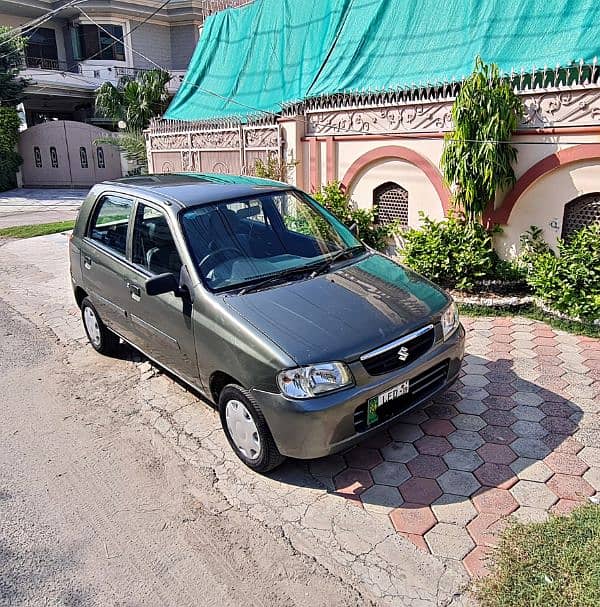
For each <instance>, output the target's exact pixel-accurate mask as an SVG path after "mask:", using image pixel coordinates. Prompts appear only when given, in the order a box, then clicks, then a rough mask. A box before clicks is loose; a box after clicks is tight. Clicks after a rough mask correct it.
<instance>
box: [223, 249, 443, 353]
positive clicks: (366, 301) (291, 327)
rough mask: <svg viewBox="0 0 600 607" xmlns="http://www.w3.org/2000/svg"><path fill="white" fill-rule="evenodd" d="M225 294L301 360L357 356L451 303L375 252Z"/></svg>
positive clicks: (231, 304)
mask: <svg viewBox="0 0 600 607" xmlns="http://www.w3.org/2000/svg"><path fill="white" fill-rule="evenodd" d="M223 299H224V303H225V304H226V305H228V306H229V307H230V308H232V309H233V310H235V311H236V312H237V313H238V314H239V315H240V316H242V317H243V318H244V319H246V321H248V322H249V323H251V324H252V325H253V326H254V327H256V329H258V330H259V331H260V332H262V333H263V334H264V335H265V336H266V337H268V338H269V339H270V340H271V341H273V342H274V343H275V344H276V345H277V346H279V347H280V348H281V349H282V350H283V351H284V352H285V353H286V354H287V355H288V356H290V357H291V358H293V359H294V360H295V361H296V362H297V363H298V364H307V363H311V362H320V361H321V362H325V361H331V360H345V361H351V360H355V359H356V358H358V357H359V356H360V355H361V354H363V353H364V352H367V351H369V350H372V349H373V348H376V347H378V346H380V345H383V344H385V343H387V342H388V341H392V340H393V339H396V338H397V337H399V336H401V335H403V334H404V333H406V332H408V331H410V330H412V329H415V328H418V327H421V326H423V325H424V324H426V323H427V322H430V321H431V320H432V318H433V317H435V316H436V315H437V317H439V313H440V311H441V310H442V309H443V308H444V307H445V306H446V305H447V304H448V302H449V298H448V296H447V295H446V294H445V293H444V292H443V291H442V290H440V289H439V288H438V287H436V286H435V285H434V284H432V283H431V282H429V281H428V280H425V279H424V278H422V277H421V276H419V275H417V274H415V273H414V272H411V271H410V270H408V269H406V268H404V267H403V266H401V265H400V264H397V263H395V262H394V261H392V260H391V259H389V258H387V257H384V256H382V255H378V254H370V255H368V256H367V257H363V258H361V259H360V260H357V261H356V262H355V263H353V264H349V265H345V266H343V267H341V268H339V269H337V270H335V271H331V272H329V273H328V274H323V275H321V276H317V277H315V278H312V279H305V280H298V281H295V282H291V283H286V284H284V285H280V286H277V287H274V288H270V289H265V290H263V291H257V292H255V293H246V294H243V295H226V296H224V298H223Z"/></svg>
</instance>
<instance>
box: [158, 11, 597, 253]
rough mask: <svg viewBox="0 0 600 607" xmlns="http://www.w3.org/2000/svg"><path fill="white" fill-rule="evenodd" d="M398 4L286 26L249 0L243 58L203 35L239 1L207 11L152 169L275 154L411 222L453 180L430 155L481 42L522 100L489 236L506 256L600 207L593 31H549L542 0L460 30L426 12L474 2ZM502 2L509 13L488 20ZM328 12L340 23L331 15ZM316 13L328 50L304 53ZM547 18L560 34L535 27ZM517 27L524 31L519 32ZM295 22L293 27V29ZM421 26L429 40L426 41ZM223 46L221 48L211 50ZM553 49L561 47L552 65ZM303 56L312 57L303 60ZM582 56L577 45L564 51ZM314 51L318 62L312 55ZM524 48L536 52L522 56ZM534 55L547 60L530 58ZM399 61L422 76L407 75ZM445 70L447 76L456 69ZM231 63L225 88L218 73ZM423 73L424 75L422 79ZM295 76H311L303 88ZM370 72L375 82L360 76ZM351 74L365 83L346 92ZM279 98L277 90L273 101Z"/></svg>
mask: <svg viewBox="0 0 600 607" xmlns="http://www.w3.org/2000/svg"><path fill="white" fill-rule="evenodd" d="M393 4H394V3H391V4H387V3H385V2H383V1H382V2H380V3H377V2H375V3H372V2H371V3H364V2H363V3H360V2H359V3H357V4H354V5H352V3H351V5H348V4H347V3H345V2H344V0H336V1H333V2H332V4H331V7H332V8H331V12H330V13H328V14H327V15H326V16H325V17H326V19H325V20H328V22H327V27H324V26H322V25H318V24H321V23H323V22H322V21H320V20H318V19H315V18H313V17H314V15H313V14H312V13H310V11H309V9H308V8H307V9H306V13H307V14H306V15H304V16H302V15H296V16H294V17H290V19H296V21H295V22H293V23H292V24H291V25H290V24H289V22H288V23H287V25H280V22H279V21H278V20H277V17H276V16H275V17H273V16H272V15H273V12H274V11H275V12H276V11H277V6H279V5H277V3H275V2H274V0H257V1H256V2H255V3H254V7H246V8H245V9H243V10H244V11H246V12H247V20H248V23H253V24H254V29H253V30H251V31H253V36H254V40H253V41H252V42H251V43H247V46H246V47H243V46H242V44H243V43H240V44H239V45H238V47H235V46H234V47H233V48H234V50H235V53H231V54H232V55H240V56H243V57H244V63H243V64H242V63H241V62H240V64H239V65H238V64H236V62H235V57H234V56H232V57H231V58H230V59H227V57H228V52H231V47H232V46H233V45H234V44H237V43H232V42H227V41H225V40H223V41H221V43H220V44H217V45H215V43H214V40H203V38H204V36H206V35H207V33H209V32H212V35H213V38H214V37H218V35H219V32H220V31H221V30H222V29H223V28H225V27H226V28H227V29H228V31H231V29H232V28H235V26H236V25H237V24H238V22H239V21H240V16H239V15H240V11H238V13H237V15H236V19H235V21H234V20H232V17H231V15H228V14H227V13H231V11H225V13H224V14H217V15H213V17H211V18H210V19H209V20H207V22H206V26H205V29H204V32H203V38H201V39H200V41H199V44H198V49H197V55H196V56H194V57H193V58H192V65H191V66H190V73H189V77H188V84H187V86H186V87H185V90H184V89H183V88H182V90H181V91H180V93H179V94H178V96H176V98H175V100H174V102H173V103H172V105H171V107H170V108H169V111H168V112H167V114H166V117H165V119H164V120H161V121H156V122H155V123H153V125H152V126H151V128H150V130H149V132H148V136H147V142H148V155H149V159H150V166H151V168H152V169H153V170H154V171H155V172H166V171H179V170H201V171H221V172H232V173H237V172H244V171H246V172H252V171H253V169H254V164H255V160H256V157H257V155H258V156H260V157H266V156H268V155H269V154H274V153H276V154H277V155H278V157H279V158H280V159H281V160H282V161H284V162H285V163H287V164H288V165H289V167H290V169H289V171H288V178H289V180H290V181H291V182H292V183H295V184H296V185H298V186H299V187H301V188H303V189H305V190H307V191H315V190H316V189H318V188H319V187H320V186H322V185H324V184H325V183H327V182H330V181H333V180H338V181H340V182H341V183H342V184H343V185H344V187H345V188H346V190H347V191H348V193H349V194H350V195H351V196H352V198H353V200H354V201H355V203H356V204H358V205H359V206H361V207H372V206H373V205H375V206H376V207H377V214H378V219H379V220H380V221H390V220H393V219H399V220H400V221H401V222H402V223H403V224H405V225H407V226H416V225H418V223H419V212H423V213H425V214H427V215H429V216H430V217H434V218H441V217H443V216H444V215H445V214H447V213H448V211H449V210H450V208H451V191H450V189H449V187H448V186H447V185H446V184H445V183H444V180H443V177H442V174H441V169H440V158H441V155H442V151H443V137H444V134H445V133H447V132H449V131H451V130H452V119H451V107H452V104H453V102H454V99H455V98H456V94H457V92H458V90H459V88H460V86H461V81H462V78H464V77H465V74H466V73H468V71H470V68H471V67H472V64H473V60H474V57H475V55H476V54H478V53H479V52H481V54H482V56H483V57H484V58H485V59H486V60H487V61H494V62H496V61H497V62H498V63H499V64H500V67H501V69H503V72H504V74H505V78H506V79H507V80H508V81H510V83H511V85H512V86H513V87H514V89H515V90H516V91H517V93H518V94H519V95H520V97H521V99H522V101H523V105H524V108H525V113H524V116H523V118H522V121H521V124H520V126H519V128H518V130H517V132H516V133H515V134H514V137H513V141H512V142H513V144H514V145H515V146H516V148H517V150H518V161H517V163H516V165H515V167H514V168H515V173H516V177H517V182H516V184H515V186H514V187H513V188H512V189H511V190H510V191H508V192H499V193H498V195H497V196H496V200H495V201H494V202H493V204H491V205H490V207H489V208H488V212H487V214H486V220H487V221H488V222H489V223H490V224H492V223H493V224H497V225H499V226H501V227H502V233H501V234H500V235H498V237H497V245H498V250H499V252H500V254H501V255H503V256H505V257H511V256H513V255H514V254H515V253H516V252H517V251H518V247H519V237H520V235H521V234H522V233H523V232H524V231H526V230H527V229H528V228H529V227H530V226H532V225H536V226H539V227H540V228H542V229H543V231H544V236H545V238H546V240H547V241H548V242H549V243H550V244H551V245H553V246H554V245H555V244H556V241H557V239H558V238H560V237H561V236H562V237H565V236H568V235H569V234H570V233H572V232H573V231H574V230H576V229H578V228H580V227H582V226H583V225H586V224H588V223H591V222H595V221H600V78H599V76H600V67H599V66H598V62H597V60H596V58H595V56H596V54H595V52H596V50H597V47H598V43H597V41H594V40H593V39H592V37H591V35H590V36H589V37H588V34H589V32H588V30H587V29H585V31H583V30H582V33H581V36H579V38H577V37H575V39H577V42H573V40H574V39H573V38H572V37H570V38H569V39H568V40H567V39H564V40H562V39H559V38H557V37H556V36H558V35H559V34H556V31H558V30H555V29H552V24H551V23H550V21H549V20H548V19H549V17H548V18H546V19H545V21H544V19H542V17H541V16H542V15H544V14H549V13H548V11H545V9H544V3H543V2H541V1H538V0H535V1H534V2H532V3H531V6H530V9H531V11H529V12H523V11H522V10H521V9H520V7H519V3H518V2H513V1H512V0H509V1H508V2H504V3H502V2H499V0H498V1H496V0H490V3H489V4H490V6H489V11H488V12H487V13H486V14H476V15H467V17H466V18H465V23H464V25H463V28H464V31H460V32H458V34H455V33H454V34H453V33H451V32H447V31H446V29H445V27H444V26H443V23H444V21H443V19H442V20H441V21H439V22H438V21H435V20H434V22H432V21H431V20H428V19H426V18H425V17H426V15H427V13H428V11H429V12H431V11H434V10H435V11H439V10H443V11H449V14H459V12H460V11H461V10H462V13H460V14H463V13H464V10H463V9H465V7H466V6H467V5H468V3H464V2H463V0H449V2H448V3H446V4H445V5H444V7H442V8H440V7H438V5H437V3H435V2H433V0H425V1H424V2H423V4H422V11H421V13H420V14H419V15H417V16H414V17H411V18H410V19H409V18H408V17H407V16H406V15H403V14H402V13H401V11H398V8H397V6H396V7H394V6H393ZM574 4H577V2H571V5H574ZM374 5H378V7H379V8H377V7H375V8H374ZM463 5H464V6H463ZM356 7H361V8H356ZM336 8H339V11H338V12H339V14H337V13H336V12H335V10H336ZM567 8H569V7H567ZM572 8H573V6H571V7H570V9H572ZM575 8H576V7H575ZM570 9H569V10H570ZM252 11H254V13H252ZM353 11H355V12H356V14H353ZM594 11H595V15H594V14H590V13H589V11H588V13H586V15H587V17H586V18H589V19H592V20H593V19H596V18H597V17H600V7H596V8H594V9H593V10H592V13H593V12H594ZM500 12H502V14H503V15H504V16H505V19H504V20H498V19H497V15H498V14H499V13H500ZM309 13H310V14H309ZM336 15H337V16H336ZM440 18H441V17H440ZM552 18H555V16H553V17H552ZM336 19H339V23H333V25H332V22H335V20H336ZM519 20H521V21H520V22H519ZM241 21H243V19H242V20H241ZM265 22H266V23H265ZM315 24H317V25H315ZM392 24H396V30H394V31H395V33H394V34H392V33H390V32H391V31H392V30H391V29H390V26H391V25H392ZM240 26H241V25H240ZM278 27H279V28H280V29H281V28H284V29H285V28H287V29H286V32H285V33H286V37H285V40H286V43H285V46H280V47H278V46H277V44H278V39H279V38H282V36H281V31H277V28H278ZM318 27H322V31H319V32H318V38H319V39H321V38H323V37H326V36H328V35H329V36H330V37H331V41H332V42H331V44H330V45H328V44H327V43H324V44H323V52H322V57H318V56H317V55H318V53H317V52H316V51H314V39H315V38H316V36H315V35H314V30H315V28H318ZM580 27H583V25H581V24H580ZM502 28H503V29H502ZM532 28H536V29H537V30H539V31H533V32H532ZM548 28H551V30H550V31H552V32H555V33H552V34H547V33H545V30H547V29H548ZM246 29H247V28H246ZM288 30H289V31H288ZM329 30H331V32H330V31H329ZM272 31H275V32H276V34H272V33H271V32H272ZM367 31H368V32H369V38H368V39H367V38H365V36H366V33H365V32H367ZM403 31H406V32H407V33H406V35H405V36H403V34H402V32H403ZM469 31H472V32H473V31H482V32H488V34H487V35H482V36H480V37H479V38H477V36H475V38H474V39H473V40H474V42H473V43H472V44H471V41H470V40H468V39H467V38H466V37H465V36H466V34H467V33H468V32H469ZM521 31H529V32H530V34H531V35H529V36H527V37H526V38H523V37H522V36H521ZM295 32H300V33H298V34H297V36H298V37H297V39H296V38H294V36H295V35H296V33H295ZM492 34H493V35H492ZM538 34H539V35H538ZM411 36H412V38H411ZM452 36H455V38H456V40H451V38H452ZM552 36H554V38H553V37H552ZM234 39H235V40H237V38H235V37H234ZM304 40H306V41H307V42H306V43H304ZM424 40H425V41H427V44H428V53H429V54H426V52H425V49H424V48H421V47H422V46H423V45H424V44H425V42H423V41H424ZM517 42H519V44H518V45H517ZM578 44H580V45H581V46H577V45H578ZM309 45H311V46H310V50H311V54H310V55H307V49H308V48H309ZM369 45H372V48H371V47H370V46H369ZM569 45H571V47H569ZM257 47H258V48H259V49H261V48H265V49H267V51H268V53H267V51H265V52H262V51H260V50H256V48H257ZM294 48H295V49H296V50H295V51H294V53H295V54H294V53H292V51H291V49H294ZM507 49H508V50H507ZM515 49H516V50H515ZM523 49H525V50H523ZM217 52H220V55H219V56H222V57H224V58H225V59H224V61H223V62H219V63H216V62H215V61H214V57H216V56H217ZM419 52H421V55H423V56H422V57H421V55H419ZM252 53H254V59H255V61H256V64H257V65H258V64H261V65H264V66H266V67H265V68H264V69H263V72H262V73H261V74H260V76H259V77H260V78H262V80H261V83H262V84H261V86H256V82H257V81H258V80H257V78H258V77H257V76H256V74H257V73H258V70H256V69H254V68H255V67H256V66H255V65H253V64H252V59H253V56H252ZM261 53H262V54H261ZM265 53H266V54H265ZM507 53H508V54H507ZM518 53H521V55H519V54H518ZM523 53H524V54H523ZM576 53H577V54H576ZM437 55H439V57H440V58H443V59H445V63H443V64H442V66H441V67H439V66H438V65H437V64H435V63H431V61H430V59H431V58H432V57H435V56H437ZM563 55H564V57H565V60H564V61H562V62H561V63H558V61H560V58H561V57H562V56H563ZM297 56H305V57H306V56H308V57H309V58H308V59H307V60H306V61H305V63H304V64H303V67H302V69H303V72H302V73H300V72H299V71H298V68H297V66H296V64H297V61H295V57H297ZM577 56H579V57H582V59H581V60H576V61H573V57H577ZM311 57H314V67H313V68H310V67H307V63H309V64H310V61H311ZM524 57H527V58H531V59H533V60H535V63H533V61H532V63H530V65H531V67H530V68H529V69H524V68H520V69H518V67H519V65H523V64H525V58H524ZM544 57H547V59H548V64H549V65H556V67H555V68H549V67H541V68H540V67H536V64H537V65H538V66H539V65H540V61H541V60H543V58H544ZM273 58H277V59H278V60H277V61H274V59H273ZM249 64H250V67H248V65H249ZM548 64H547V65H548ZM446 65H449V66H454V67H448V68H446ZM541 65H544V63H541ZM515 68H516V69H515ZM311 69H312V71H311ZM281 70H284V73H283V74H282V72H281ZM386 70H387V71H386ZM411 70H412V71H411ZM436 70H437V71H436ZM467 70H468V71H467ZM306 72H309V74H308V75H309V76H310V77H309V78H306ZM405 72H406V74H408V73H417V74H419V75H420V76H421V77H422V79H421V81H420V82H419V81H416V82H414V81H413V82H408V83H405V82H404V80H405ZM454 73H456V74H457V77H456V78H455V77H454V76H453V77H451V78H450V75H451V74H454ZM461 74H462V76H461ZM227 76H229V78H230V80H231V81H232V82H234V83H235V86H234V87H233V86H232V87H229V86H228V81H227ZM250 78H252V79H253V80H250ZM294 79H295V80H294ZM428 79H430V81H431V82H432V83H434V84H429V83H427V84H423V80H428ZM220 82H222V83H223V84H222V86H221V88H220V89H218V87H219V83H220ZM304 82H308V83H310V84H309V86H308V88H306V89H304V92H303V94H298V91H301V90H302V85H303V83H304ZM369 82H372V83H373V87H372V89H371V90H369V88H365V87H364V86H363V88H359V87H360V86H361V85H364V84H365V83H369ZM290 83H291V84H290ZM346 85H348V86H349V87H350V90H347V89H346ZM354 85H355V86H356V88H358V89H359V90H352V88H353V87H354ZM253 87H254V88H253ZM217 89H218V90H217ZM345 89H346V90H345ZM253 91H256V93H253ZM328 91H331V92H328ZM253 95H254V97H253ZM292 96H295V97H304V98H302V99H290V97H292ZM277 99H281V100H282V103H275V101H276V100H277ZM286 99H287V101H286ZM250 108H252V109H253V110H254V111H250ZM220 114H221V115H220ZM234 114H237V116H236V115H234ZM195 118H202V119H200V120H195Z"/></svg>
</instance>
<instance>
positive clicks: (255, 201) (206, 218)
mask: <svg viewBox="0 0 600 607" xmlns="http://www.w3.org/2000/svg"><path fill="white" fill-rule="evenodd" d="M181 225H182V228H183V232H184V234H185V237H186V240H187V243H188V247H189V249H190V252H191V254H192V257H193V259H194V261H195V263H196V267H197V268H198V270H199V272H200V274H201V276H202V278H203V279H204V282H205V284H206V285H207V286H208V287H209V288H210V289H212V290H214V291H220V290H224V289H231V288H234V287H243V286H247V285H252V284H253V283H258V282H261V281H263V280H267V279H270V278H271V277H273V278H276V277H278V276H281V277H286V276H288V275H289V276H290V277H291V276H292V275H293V276H298V275H300V276H301V275H302V269H303V268H306V270H307V271H310V270H314V269H315V268H317V267H318V266H322V265H323V264H325V263H326V262H327V261H328V260H330V259H331V260H332V261H333V260H334V259H339V258H340V257H343V256H344V253H345V252H347V253H348V255H350V254H355V253H357V252H359V251H361V250H364V247H363V246H362V245H361V243H360V241H359V240H357V239H356V238H355V237H354V235H353V234H352V232H350V230H349V229H348V228H346V227H345V226H344V225H343V224H342V223H341V222H339V221H338V220H337V219H336V218H335V217H333V215H331V213H329V212H328V211H326V210H325V209H324V208H323V207H321V206H320V205H318V204H317V203H316V202H315V201H313V200H312V199H311V198H310V197H309V196H306V195H305V194H303V193H301V192H298V191H294V190H286V191H278V192H270V193H268V194H261V195H257V196H252V197H248V198H243V199H236V200H228V201H224V202H217V203H212V204H206V205H202V206H198V207H192V208H190V209H188V210H186V211H185V212H184V213H183V214H182V215H181Z"/></svg>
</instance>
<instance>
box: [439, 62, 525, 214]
mask: <svg viewBox="0 0 600 607" xmlns="http://www.w3.org/2000/svg"><path fill="white" fill-rule="evenodd" d="M523 111H524V110H523V104H522V103H521V100H520V99H519V97H518V96H517V95H516V93H515V92H514V90H513V89H512V88H511V85H510V84H509V83H508V82H506V81H505V80H503V79H502V78H501V76H500V71H499V69H498V66H497V65H495V64H493V63H492V64H490V65H487V64H486V63H484V62H483V61H482V59H481V57H477V59H476V60H475V69H474V70H473V73H472V74H471V76H469V78H467V80H466V81H465V82H464V83H463V85H462V87H461V89H460V92H459V94H458V96H457V98H456V101H455V102H454V105H453V106H452V120H453V123H454V131H452V132H450V133H447V134H446V136H445V138H444V139H445V141H444V151H443V154H442V159H441V165H442V170H443V173H444V177H445V179H446V181H447V182H448V184H451V185H453V186H454V187H455V188H456V189H455V192H454V204H455V205H456V206H457V207H459V208H460V209H461V210H462V212H463V213H464V214H465V217H466V218H467V221H469V222H474V221H478V220H480V219H481V216H482V215H483V212H484V211H485V209H486V207H487V206H488V204H489V203H490V202H491V201H492V199H493V198H494V196H495V194H496V191H497V190H499V189H505V188H509V187H511V186H512V185H513V184H514V182H515V174H514V171H513V168H512V165H513V163H514V162H515V161H516V159H517V150H516V148H515V147H514V146H512V145H511V144H510V143H508V142H509V140H510V138H511V136H512V133H513V131H514V130H515V129H516V128H517V126H518V124H519V120H520V118H521V116H522V115H523Z"/></svg>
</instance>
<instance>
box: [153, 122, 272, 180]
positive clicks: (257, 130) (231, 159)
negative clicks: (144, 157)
mask: <svg viewBox="0 0 600 607" xmlns="http://www.w3.org/2000/svg"><path fill="white" fill-rule="evenodd" d="M146 137H147V150H148V164H149V168H150V172H153V173H171V172H178V171H199V172H204V173H230V174H234V175H239V174H253V173H254V168H255V164H256V161H257V160H262V161H263V162H266V161H267V160H268V158H269V157H275V158H276V159H277V160H278V161H280V158H282V151H283V146H284V142H283V140H282V137H281V128H280V127H279V125H278V124H277V123H276V122H275V121H274V120H272V121H269V120H262V121H259V122H255V123H248V124H241V123H240V122H237V121H235V120H231V121H228V120H220V121H215V122H213V123H201V122H198V123H194V122H180V121H177V120H154V121H153V122H152V123H151V124H150V128H149V130H148V132H147V134H146Z"/></svg>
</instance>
